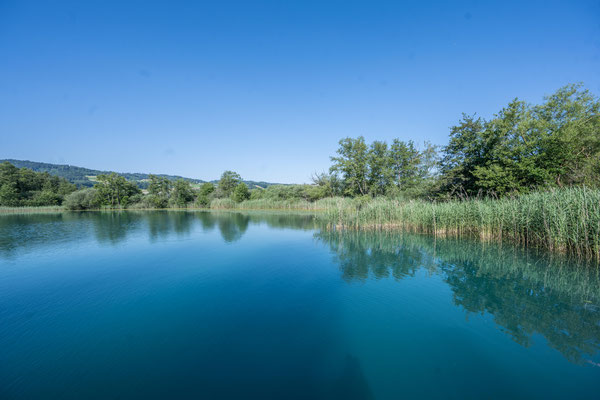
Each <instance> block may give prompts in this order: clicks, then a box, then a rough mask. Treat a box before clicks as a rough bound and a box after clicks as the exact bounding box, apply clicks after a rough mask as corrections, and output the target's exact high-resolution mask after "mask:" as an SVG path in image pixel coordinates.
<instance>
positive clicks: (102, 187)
mask: <svg viewBox="0 0 600 400" xmlns="http://www.w3.org/2000/svg"><path fill="white" fill-rule="evenodd" d="M96 179H97V180H98V183H97V184H96V185H94V188H95V189H96V190H98V196H99V198H100V202H101V204H102V205H107V206H111V207H115V206H127V205H128V204H129V198H130V197H131V196H133V195H135V194H138V193H140V190H139V189H138V187H137V186H136V184H135V183H133V182H129V181H128V180H127V179H125V178H124V177H122V176H120V175H118V174H116V173H114V172H113V173H111V174H110V175H105V174H102V175H98V176H97V177H96Z"/></svg>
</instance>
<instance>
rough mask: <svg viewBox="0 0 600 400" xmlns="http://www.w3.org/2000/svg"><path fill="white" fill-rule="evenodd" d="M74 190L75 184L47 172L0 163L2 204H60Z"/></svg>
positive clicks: (0, 198) (0, 202) (0, 196)
mask: <svg viewBox="0 0 600 400" xmlns="http://www.w3.org/2000/svg"><path fill="white" fill-rule="evenodd" d="M74 190H76V187H75V185H73V184H72V183H69V182H68V181H67V180H65V179H63V178H59V177H56V176H52V175H50V174H48V173H47V172H35V171H32V170H31V169H28V168H20V169H19V168H16V167H15V166H14V165H12V164H11V163H9V162H4V163H2V164H0V205H4V206H11V207H16V206H44V205H60V204H61V203H62V201H63V198H64V196H65V195H67V194H69V193H71V192H73V191H74Z"/></svg>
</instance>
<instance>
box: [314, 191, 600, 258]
mask: <svg viewBox="0 0 600 400" xmlns="http://www.w3.org/2000/svg"><path fill="white" fill-rule="evenodd" d="M321 218H322V219H324V220H325V221H326V223H327V224H328V225H329V226H330V227H335V228H343V229H365V228H369V229H404V230H409V231H415V232H424V233H430V234H433V235H444V236H445V235H451V236H477V237H479V238H480V239H483V240H497V241H505V240H506V241H511V242H514V243H517V244H522V245H527V246H540V247H544V248H547V249H549V250H552V251H559V252H570V253H575V254H577V255H581V256H591V257H594V258H596V259H600V190H594V189H587V188H568V189H560V190H554V191H547V192H536V193H531V194H527V195H522V196H519V197H515V198H504V199H500V200H497V199H481V200H470V201H449V202H444V203H435V202H425V201H410V202H401V201H396V200H390V199H385V198H380V199H373V200H371V201H368V202H364V201H356V200H354V201H348V200H343V199H340V200H339V202H338V203H337V204H336V205H335V206H333V207H327V208H326V209H325V210H324V212H323V213H322V214H321Z"/></svg>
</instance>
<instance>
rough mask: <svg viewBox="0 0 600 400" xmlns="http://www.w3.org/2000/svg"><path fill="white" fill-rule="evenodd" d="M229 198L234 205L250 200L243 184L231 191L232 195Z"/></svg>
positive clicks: (246, 187)
mask: <svg viewBox="0 0 600 400" xmlns="http://www.w3.org/2000/svg"><path fill="white" fill-rule="evenodd" d="M231 198H232V200H233V201H235V202H236V203H241V202H242V201H244V200H248V199H249V198H250V192H249V191H248V186H246V184H245V183H243V182H242V183H240V184H239V185H237V186H236V187H235V189H234V190H233V194H232V195H231Z"/></svg>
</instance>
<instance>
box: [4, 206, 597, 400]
mask: <svg viewBox="0 0 600 400" xmlns="http://www.w3.org/2000/svg"><path fill="white" fill-rule="evenodd" d="M599 350H600V273H599V271H598V268H597V267H595V266H594V265H587V264H584V263H583V262H575V261H573V260H569V259H566V258H562V257H559V256H549V255H547V254H542V253H536V252H533V251H531V250H530V251H525V250H521V249H516V248H514V247H512V246H507V245H504V246H501V245H496V244H486V245H483V244H480V243H477V242H474V241H466V240H462V241H460V240H450V239H446V240H442V239H440V238H437V239H435V238H432V237H429V236H423V235H408V234H400V233H373V232H371V233H367V232H362V233H360V232H329V231H327V230H323V229H320V227H319V225H318V223H317V222H316V221H314V219H313V218H312V217H311V216H310V215H289V214H270V213H250V214H242V213H210V212H121V213H100V212H98V213H94V212H89V213H65V214H44V215H18V216H14V215H13V216H0V398H2V399H37V398H40V399H51V398H57V399H117V398H119V399H165V398H172V399H188V398H193V399H402V398H452V399H470V398H471V399H475V398H504V399H506V398H510V399H513V398H527V399H531V398H541V399H548V398H562V399H564V398H568V399H578V398H581V399H595V398H600V355H599Z"/></svg>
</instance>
